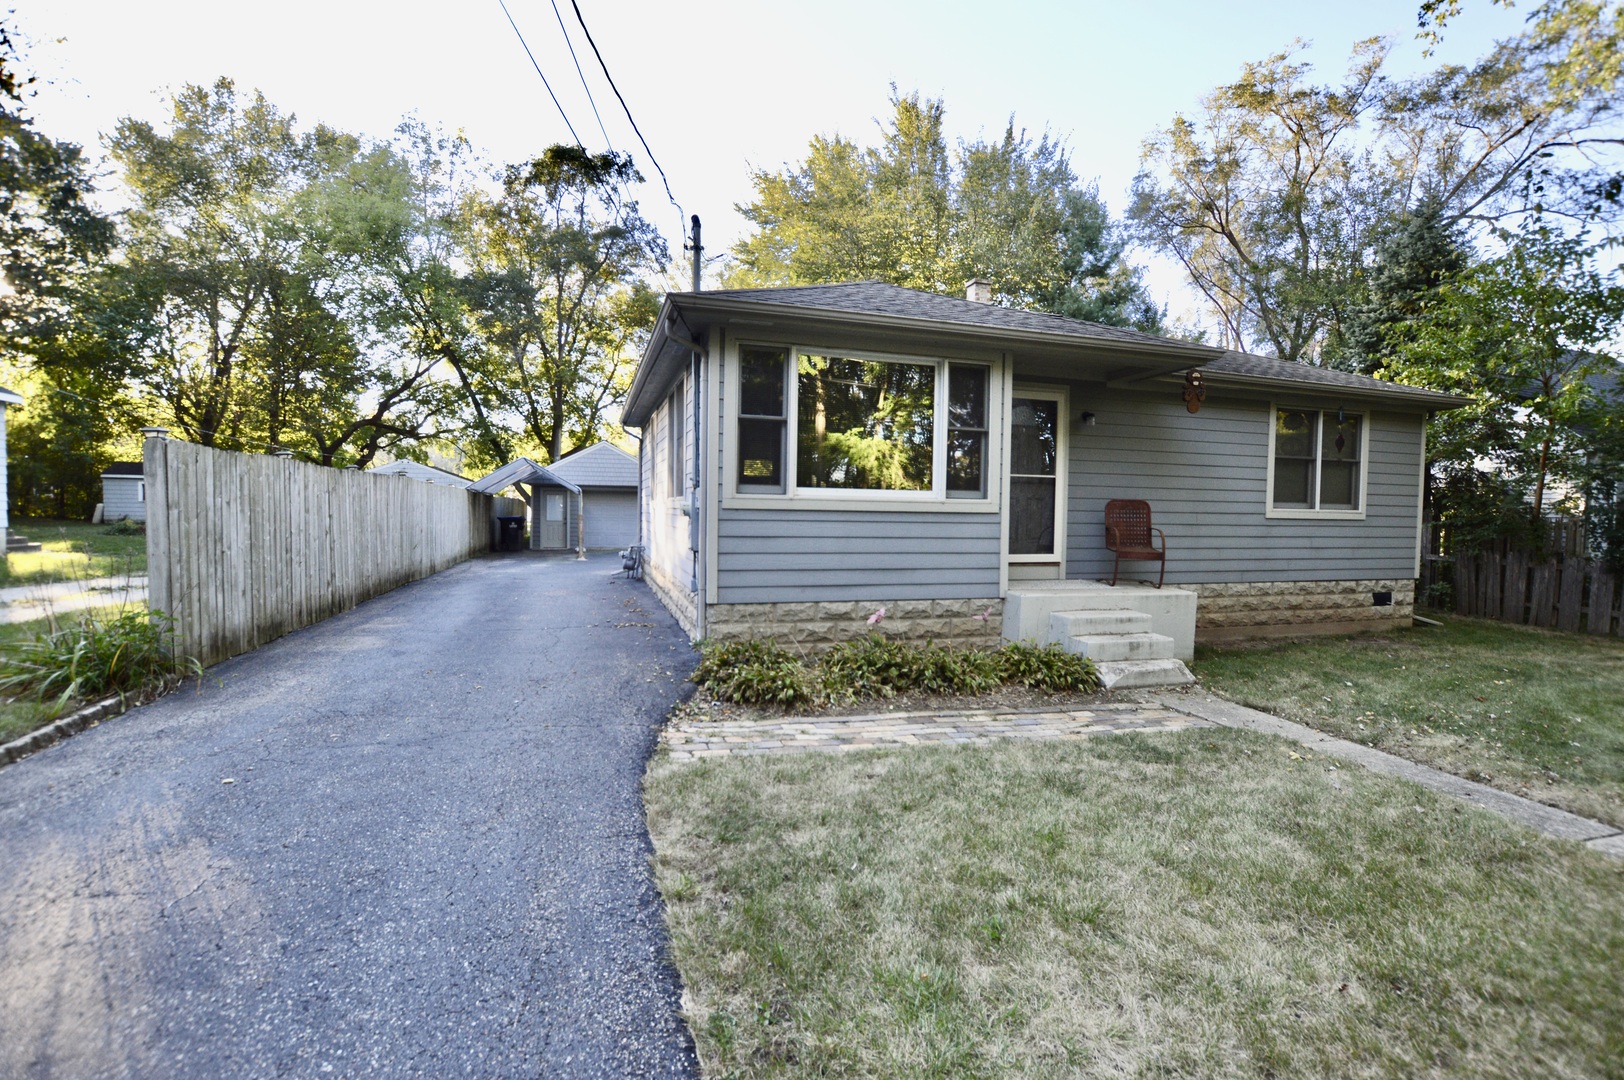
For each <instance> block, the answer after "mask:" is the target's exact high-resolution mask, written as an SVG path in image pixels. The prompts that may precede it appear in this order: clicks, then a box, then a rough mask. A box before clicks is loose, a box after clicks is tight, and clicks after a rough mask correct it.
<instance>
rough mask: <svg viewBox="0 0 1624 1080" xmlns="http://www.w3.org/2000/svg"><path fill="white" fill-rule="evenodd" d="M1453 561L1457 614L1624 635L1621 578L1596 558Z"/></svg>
mask: <svg viewBox="0 0 1624 1080" xmlns="http://www.w3.org/2000/svg"><path fill="white" fill-rule="evenodd" d="M1450 562H1451V560H1445V559H1439V560H1435V561H1434V562H1433V565H1432V566H1431V567H1429V569H1433V570H1434V571H1435V572H1436V571H1442V570H1445V569H1448V568H1450V567H1449V563H1450ZM1452 562H1453V567H1452V569H1453V571H1454V574H1453V577H1454V581H1453V586H1454V594H1455V614H1457V615H1477V616H1481V617H1483V618H1486V619H1499V620H1501V621H1503V622H1514V623H1525V624H1528V625H1531V626H1548V627H1553V628H1555V629H1557V630H1570V631H1579V630H1584V631H1586V632H1588V633H1591V634H1619V635H1621V636H1624V611H1621V610H1620V597H1619V584H1620V582H1619V579H1618V577H1617V576H1616V575H1614V574H1610V573H1608V572H1607V570H1606V569H1604V568H1603V566H1602V564H1601V563H1600V562H1598V561H1596V560H1594V559H1584V558H1579V557H1577V556H1571V555H1570V556H1567V557H1565V558H1563V559H1561V560H1549V561H1544V560H1536V559H1533V558H1531V557H1530V556H1529V555H1528V554H1527V553H1526V552H1516V551H1512V552H1506V553H1500V552H1485V553H1482V554H1478V555H1461V556H1456V557H1455V558H1454V559H1453V560H1452ZM1424 583H1425V576H1423V584H1424Z"/></svg>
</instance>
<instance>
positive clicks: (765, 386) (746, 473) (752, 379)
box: [738, 345, 789, 493]
mask: <svg viewBox="0 0 1624 1080" xmlns="http://www.w3.org/2000/svg"><path fill="white" fill-rule="evenodd" d="M788 366H789V350H788V349H783V348H773V347H763V346H759V345H745V346H743V347H741V348H740V349H739V440H738V443H739V478H738V482H739V490H740V491H752V492H773V493H782V492H783V490H784V431H785V426H786V425H785V412H784V399H785V392H784V379H785V371H786V369H787V368H788Z"/></svg>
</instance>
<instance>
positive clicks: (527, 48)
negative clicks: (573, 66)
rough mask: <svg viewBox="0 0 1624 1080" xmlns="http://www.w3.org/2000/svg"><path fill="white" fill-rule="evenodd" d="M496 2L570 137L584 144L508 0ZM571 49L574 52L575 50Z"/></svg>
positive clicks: (595, 109) (578, 144) (594, 109)
mask: <svg viewBox="0 0 1624 1080" xmlns="http://www.w3.org/2000/svg"><path fill="white" fill-rule="evenodd" d="M496 2H497V3H498V4H500V5H501V7H502V14H503V15H506V16H507V21H508V25H509V26H511V27H513V32H514V34H516V35H518V38H519V44H520V45H523V46H524V54H525V55H526V56H528V57H529V58H530V66H531V67H533V68H535V69H536V74H537V75H540V76H541V85H543V86H545V87H546V88H547V96H548V97H550V98H552V99H553V105H554V106H556V107H557V109H558V115H559V116H562V117H563V118H564V126H565V127H567V128H569V129H570V138H572V139H574V140H575V145H576V146H584V145H585V144H584V143H582V142H581V137H580V136H579V135H577V134H575V125H574V124H572V123H570V118H569V115H568V114H567V113H565V112H564V106H563V105H561V104H559V101H558V95H557V94H555V93H553V84H552V83H550V82H548V81H547V75H546V73H545V72H543V71H542V70H541V65H540V64H538V63H536V54H535V53H533V52H531V51H530V43H529V42H527V41H525V39H524V34H523V33H521V32H520V31H519V24H518V23H516V22H514V21H513V13H512V12H511V11H509V10H508V6H507V3H506V0H496ZM589 40H590V38H589ZM571 51H572V52H573V50H571ZM610 85H613V84H610ZM593 111H594V112H596V111H597V107H596V106H594V107H593Z"/></svg>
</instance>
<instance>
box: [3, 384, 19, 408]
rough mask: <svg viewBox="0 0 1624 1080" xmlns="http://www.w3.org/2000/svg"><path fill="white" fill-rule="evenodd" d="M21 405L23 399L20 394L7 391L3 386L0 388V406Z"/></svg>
mask: <svg viewBox="0 0 1624 1080" xmlns="http://www.w3.org/2000/svg"><path fill="white" fill-rule="evenodd" d="M22 403H23V397H22V395H21V394H18V393H14V392H12V391H10V390H7V389H6V388H5V387H3V386H0V405H21V404H22Z"/></svg>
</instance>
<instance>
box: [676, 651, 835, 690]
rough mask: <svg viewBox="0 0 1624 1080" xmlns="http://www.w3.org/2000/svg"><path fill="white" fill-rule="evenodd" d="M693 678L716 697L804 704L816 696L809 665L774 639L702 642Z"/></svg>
mask: <svg viewBox="0 0 1624 1080" xmlns="http://www.w3.org/2000/svg"><path fill="white" fill-rule="evenodd" d="M691 678H692V680H693V681H694V682H696V683H698V684H699V685H700V686H701V687H703V688H704V690H705V692H706V693H708V694H710V695H712V696H713V697H716V698H719V699H721V700H722V701H736V702H738V703H740V704H741V705H800V704H804V703H806V702H809V701H811V700H812V697H813V694H812V680H811V679H810V678H809V677H808V674H807V670H806V668H805V667H803V666H802V664H801V662H800V661H799V660H797V659H796V658H795V657H794V655H792V654H791V653H789V652H787V651H785V650H784V649H781V648H779V647H778V646H777V645H774V644H773V643H772V642H770V641H732V642H728V643H726V644H710V643H705V644H701V645H700V647H699V666H698V667H697V668H695V669H694V673H693V675H692V676H691Z"/></svg>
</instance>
